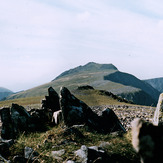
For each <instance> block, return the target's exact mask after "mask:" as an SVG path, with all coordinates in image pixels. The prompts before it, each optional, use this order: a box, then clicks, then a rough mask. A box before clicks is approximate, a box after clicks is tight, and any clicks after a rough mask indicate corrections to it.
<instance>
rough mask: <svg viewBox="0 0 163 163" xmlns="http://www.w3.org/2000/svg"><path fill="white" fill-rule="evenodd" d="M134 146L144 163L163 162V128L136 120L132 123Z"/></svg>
mask: <svg viewBox="0 0 163 163" xmlns="http://www.w3.org/2000/svg"><path fill="white" fill-rule="evenodd" d="M132 144H133V147H134V148H135V150H136V152H137V153H138V154H139V155H140V157H141V162H142V163H155V162H157V163H162V162H163V157H162V152H163V126H154V125H153V124H152V123H147V122H144V121H143V120H141V119H135V120H134V121H133V122H132Z"/></svg>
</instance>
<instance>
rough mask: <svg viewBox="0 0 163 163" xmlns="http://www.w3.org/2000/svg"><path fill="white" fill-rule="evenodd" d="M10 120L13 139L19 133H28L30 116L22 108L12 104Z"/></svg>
mask: <svg viewBox="0 0 163 163" xmlns="http://www.w3.org/2000/svg"><path fill="white" fill-rule="evenodd" d="M11 120H12V126H13V131H14V135H15V137H16V135H18V133H19V132H20V131H28V124H29V121H30V114H29V113H28V112H27V110H26V109H25V108H24V107H23V106H20V105H18V104H12V106H11Z"/></svg>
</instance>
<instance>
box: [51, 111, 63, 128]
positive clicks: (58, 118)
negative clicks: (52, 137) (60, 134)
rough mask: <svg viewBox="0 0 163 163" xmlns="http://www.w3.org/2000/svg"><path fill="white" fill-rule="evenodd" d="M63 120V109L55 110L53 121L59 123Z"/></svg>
mask: <svg viewBox="0 0 163 163" xmlns="http://www.w3.org/2000/svg"><path fill="white" fill-rule="evenodd" d="M61 121H62V110H58V111H55V112H54V113H53V117H52V122H53V123H54V124H55V125H58V124H59V123H61Z"/></svg>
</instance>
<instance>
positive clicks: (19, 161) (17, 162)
mask: <svg viewBox="0 0 163 163" xmlns="http://www.w3.org/2000/svg"><path fill="white" fill-rule="evenodd" d="M26 162H30V161H29V160H28V159H26V158H24V157H23V156H18V155H17V156H14V157H13V163H26Z"/></svg>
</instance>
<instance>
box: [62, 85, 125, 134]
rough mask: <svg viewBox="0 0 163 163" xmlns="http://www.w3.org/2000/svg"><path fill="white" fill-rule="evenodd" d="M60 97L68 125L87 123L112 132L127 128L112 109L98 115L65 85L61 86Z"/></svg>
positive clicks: (101, 130)
mask: <svg viewBox="0 0 163 163" xmlns="http://www.w3.org/2000/svg"><path fill="white" fill-rule="evenodd" d="M60 97H61V98H60V105H61V109H62V114H63V120H64V123H65V125H66V126H68V127H70V126H73V125H79V124H86V125H88V126H89V127H91V128H93V129H94V130H97V131H100V132H106V133H110V132H112V131H117V130H121V131H124V132H125V128H124V127H123V126H122V124H121V123H120V121H119V120H118V118H117V116H116V115H115V113H114V112H113V111H112V110H111V109H106V110H104V111H102V112H101V115H100V116H98V115H97V114H96V113H95V112H93V111H92V109H91V108H90V107H89V106H87V105H86V104H85V103H84V102H83V101H80V100H79V99H77V98H76V97H75V96H74V95H72V94H71V93H70V91H69V90H68V89H67V88H65V87H63V88H61V92H60Z"/></svg>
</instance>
